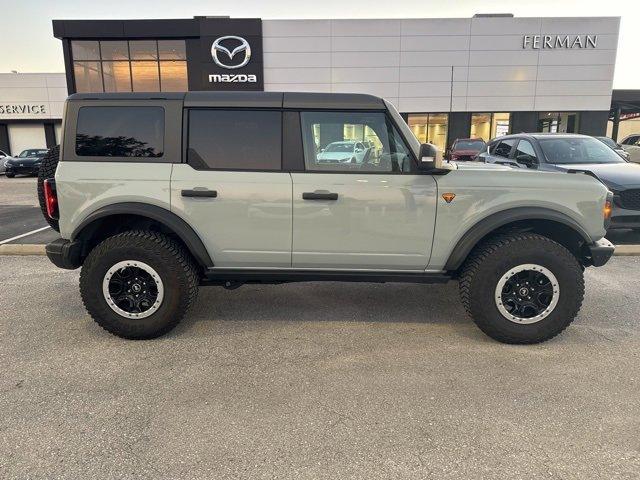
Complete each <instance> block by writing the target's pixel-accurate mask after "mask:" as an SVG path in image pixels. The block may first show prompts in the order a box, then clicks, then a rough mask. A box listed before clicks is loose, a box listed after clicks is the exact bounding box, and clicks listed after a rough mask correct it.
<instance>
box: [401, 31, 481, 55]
mask: <svg viewBox="0 0 640 480" xmlns="http://www.w3.org/2000/svg"><path fill="white" fill-rule="evenodd" d="M401 49H402V50H403V51H406V52H433V51H438V50H446V51H450V50H469V36H468V35H407V36H403V37H402V45H401Z"/></svg>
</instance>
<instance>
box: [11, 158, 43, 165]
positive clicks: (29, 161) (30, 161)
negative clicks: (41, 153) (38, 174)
mask: <svg viewBox="0 0 640 480" xmlns="http://www.w3.org/2000/svg"><path fill="white" fill-rule="evenodd" d="M7 160H8V161H9V163H13V164H14V165H15V164H21V163H22V164H24V165H33V164H34V163H38V162H41V161H42V157H25V158H18V157H9V158H7Z"/></svg>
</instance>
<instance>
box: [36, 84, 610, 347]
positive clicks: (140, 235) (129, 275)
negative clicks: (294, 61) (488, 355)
mask: <svg viewBox="0 0 640 480" xmlns="http://www.w3.org/2000/svg"><path fill="white" fill-rule="evenodd" d="M336 142H356V143H358V142H361V143H362V144H363V145H367V146H368V147H367V148H366V149H365V150H366V151H365V152H362V153H363V155H362V158H358V157H356V161H352V160H351V157H349V159H348V161H344V162H342V161H340V162H327V161H324V160H323V155H322V153H323V152H326V151H327V146H328V145H332V144H335V143H336ZM57 159H58V154H55V155H51V156H50V157H48V159H47V163H46V165H43V170H42V171H43V172H47V171H51V172H53V171H54V169H53V167H52V166H53V165H54V163H51V162H57ZM59 160H60V161H59V164H57V168H56V169H55V178H44V181H43V198H44V202H45V203H46V205H45V207H43V208H45V209H46V212H47V216H48V218H49V220H50V221H51V223H52V224H53V225H55V226H58V227H59V230H60V233H61V236H62V238H61V239H59V240H56V241H54V242H53V243H51V244H49V245H48V246H47V255H48V256H49V258H50V259H51V261H52V262H53V263H54V264H56V265H57V266H59V267H62V268H68V269H75V268H78V267H82V271H81V274H80V293H81V296H82V300H83V302H84V304H85V306H86V308H87V310H88V311H89V313H90V314H91V316H92V317H93V318H94V319H95V321H96V322H97V323H98V324H100V325H101V326H102V327H103V328H105V329H106V330H107V331H109V332H111V333H113V334H115V335H119V336H121V337H125V338H130V339H142V338H153V337H157V336H159V335H162V334H164V333H166V332H168V331H169V330H171V329H172V328H173V327H174V326H175V325H176V324H177V323H178V322H179V321H180V320H181V318H182V317H183V315H184V314H185V312H186V311H187V309H188V308H189V306H190V305H192V304H193V302H194V300H195V298H196V293H197V291H198V287H199V286H200V285H219V286H223V287H225V288H229V289H231V288H236V287H239V286H241V285H242V284H245V283H284V282H300V281H350V282H352V281H358V282H415V283H424V284H432V283H443V282H448V281H450V280H457V281H458V282H459V284H460V293H461V298H462V303H463V304H464V306H465V308H466V310H467V311H468V312H469V313H470V315H471V316H472V318H473V320H474V321H475V322H476V324H477V325H478V326H479V327H480V328H481V329H482V330H483V331H484V332H485V333H486V334H488V335H490V336H491V337H493V338H495V339H497V340H499V341H502V342H507V343H535V342H541V341H544V340H546V339H549V338H551V337H553V336H555V335H557V334H558V333H560V332H561V331H562V330H563V329H564V328H566V327H567V326H568V325H569V323H571V321H572V320H573V319H574V317H575V316H576V314H577V313H578V310H579V308H580V305H581V303H582V298H583V294H584V280H583V269H584V267H587V266H590V265H595V266H600V265H603V264H604V263H605V262H607V260H608V259H609V258H610V256H611V255H612V253H613V249H614V247H613V246H612V245H611V244H610V243H609V242H607V241H606V240H604V239H603V236H604V234H605V227H606V222H607V221H608V214H609V213H610V206H611V195H610V192H608V190H607V188H606V187H605V186H604V185H603V184H602V183H600V182H599V181H597V180H596V179H594V178H592V177H591V176H588V175H583V174H576V175H560V174H556V173H544V172H532V171H517V170H514V169H512V168H509V167H505V166H500V165H483V164H477V163H476V164H464V165H463V164H461V165H456V164H455V163H449V164H446V165H444V166H443V164H442V161H441V156H440V154H439V153H438V152H437V151H436V149H435V147H434V146H433V145H429V144H423V145H420V143H419V142H418V141H417V140H416V138H415V137H414V136H413V135H412V133H411V131H410V130H409V128H408V127H407V125H406V124H405V122H404V121H403V120H402V118H401V116H400V115H399V114H398V112H397V111H396V110H395V108H394V107H393V106H392V105H391V104H389V103H388V102H386V101H384V100H382V99H380V98H377V97H373V96H369V95H356V94H353V95H352V94H311V93H272V92H251V93H240V92H189V93H153V94H142V93H135V94H131V93H128V94H78V95H72V96H71V97H69V99H68V100H67V102H66V108H65V115H64V127H63V142H62V145H61V149H60V153H59ZM425 288H426V289H427V290H425V293H427V294H428V287H425Z"/></svg>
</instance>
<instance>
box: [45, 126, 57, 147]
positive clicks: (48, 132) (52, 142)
mask: <svg viewBox="0 0 640 480" xmlns="http://www.w3.org/2000/svg"><path fill="white" fill-rule="evenodd" d="M43 125H44V138H45V140H46V142H47V148H53V147H55V146H56V129H55V126H54V124H53V123H50V122H45V123H44V124H43Z"/></svg>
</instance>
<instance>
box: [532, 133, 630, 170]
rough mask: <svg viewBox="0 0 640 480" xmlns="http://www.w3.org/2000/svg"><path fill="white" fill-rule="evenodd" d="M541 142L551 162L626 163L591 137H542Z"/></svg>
mask: <svg viewBox="0 0 640 480" xmlns="http://www.w3.org/2000/svg"><path fill="white" fill-rule="evenodd" d="M539 142H540V147H541V148H542V151H543V152H544V155H545V156H546V157H547V162H549V163H556V164H560V165H563V164H572V163H625V162H624V160H623V159H622V158H621V157H620V156H619V155H618V154H617V153H616V152H614V151H613V150H611V148H609V147H607V146H606V145H605V144H604V143H602V142H601V141H600V140H596V139H595V138H591V137H584V138H583V137H573V138H572V137H567V138H562V137H558V138H542V139H540V141H539Z"/></svg>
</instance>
